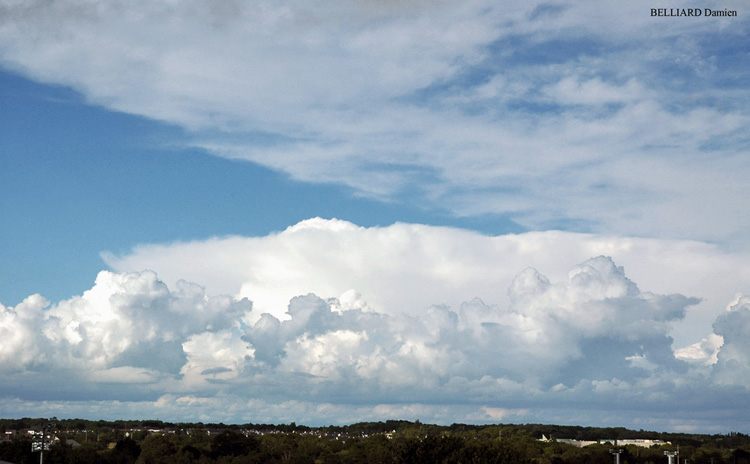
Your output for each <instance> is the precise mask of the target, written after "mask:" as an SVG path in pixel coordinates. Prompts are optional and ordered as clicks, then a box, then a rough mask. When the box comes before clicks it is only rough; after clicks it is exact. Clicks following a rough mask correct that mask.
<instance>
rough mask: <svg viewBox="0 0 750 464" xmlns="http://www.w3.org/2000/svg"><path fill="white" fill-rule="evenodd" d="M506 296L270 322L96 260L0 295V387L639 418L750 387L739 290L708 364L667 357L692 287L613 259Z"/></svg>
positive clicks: (55, 393) (82, 395)
mask: <svg viewBox="0 0 750 464" xmlns="http://www.w3.org/2000/svg"><path fill="white" fill-rule="evenodd" d="M509 296H510V301H511V303H510V305H509V306H508V307H498V306H495V305H488V304H485V303H484V302H483V301H481V300H479V299H474V300H471V301H469V302H466V303H464V304H463V305H461V306H460V307H458V308H450V307H447V306H431V307H425V308H421V309H419V311H416V312H410V313H393V314H386V313H382V312H377V311H374V310H372V309H371V308H368V307H367V305H366V303H363V302H359V303H357V302H352V301H349V302H348V303H346V304H344V305H342V302H341V301H340V300H338V299H328V300H324V299H322V298H320V297H318V296H316V295H313V294H309V295H305V296H299V297H295V298H294V299H292V301H291V302H290V303H289V306H288V310H287V314H286V318H285V319H283V320H280V319H279V318H277V317H275V316H272V315H270V314H267V313H266V314H263V315H253V310H252V304H251V303H250V302H249V301H248V300H246V299H243V300H234V299H231V298H228V297H209V296H207V295H206V294H205V292H204V291H203V290H202V288H201V287H198V286H197V285H194V284H187V283H184V282H183V283H181V284H180V286H179V288H177V289H175V290H173V291H170V290H169V289H168V288H167V286H166V285H165V284H164V283H163V282H161V281H160V280H159V279H158V278H157V276H156V275H155V274H154V273H152V272H142V273H121V274H115V273H111V272H107V271H102V273H100V275H99V277H98V278H97V282H96V285H95V286H94V287H93V288H92V289H91V290H89V291H87V292H85V293H84V294H83V295H82V296H80V297H76V298H73V299H71V300H66V301H62V302H60V303H57V304H54V305H51V306H49V303H48V302H46V301H45V300H44V299H42V298H41V297H39V296H32V297H29V298H28V299H27V300H25V301H24V302H23V303H21V304H19V305H18V306H16V307H14V308H7V307H2V306H0V336H2V338H3V340H5V341H4V343H3V345H2V349H1V350H0V370H1V371H2V374H3V375H2V380H0V393H2V395H1V396H3V397H6V398H7V397H16V398H19V399H20V400H23V401H33V400H35V399H38V398H45V399H47V400H57V401H74V402H75V401H83V400H85V399H86V395H88V398H89V399H93V400H101V401H130V402H134V404H136V402H138V401H160V400H159V398H165V397H168V396H169V395H178V396H180V397H182V398H192V400H190V401H193V402H196V403H198V404H200V402H201V398H205V401H217V398H219V399H222V401H223V403H222V404H231V403H233V402H242V401H246V400H243V398H245V399H249V398H254V399H260V400H264V401H267V402H270V403H272V404H279V405H281V404H288V402H290V401H292V402H299V403H300V404H319V405H322V404H328V405H334V406H335V405H349V406H351V407H356V405H362V406H365V405H371V406H372V407H374V406H376V405H381V407H382V405H398V404H423V405H430V404H433V405H437V404H441V405H444V407H447V408H450V407H453V408H455V407H466V406H471V405H474V407H475V408H480V407H484V408H487V407H490V408H492V407H502V408H520V409H523V408H529V407H532V405H534V406H533V407H536V408H544V407H556V408H565V407H575V405H577V404H578V405H582V404H588V405H589V406H588V407H589V408H594V409H596V408H599V407H601V408H606V407H610V408H611V407H615V408H632V409H635V410H637V411H638V413H637V414H641V415H644V416H646V417H650V415H651V414H652V412H648V411H654V414H657V413H658V411H662V410H664V409H665V408H666V409H669V408H668V407H667V406H665V402H669V401H675V400H677V399H678V398H679V399H680V400H687V401H690V402H691V404H692V405H693V407H694V408H695V410H696V413H697V414H700V411H701V410H708V409H711V408H717V407H719V408H724V407H726V406H727V403H725V400H726V398H740V399H741V398H746V396H747V394H748V392H747V389H746V386H745V384H744V379H745V376H746V374H747V372H748V369H749V368H748V366H750V359H749V357H748V354H747V353H749V352H750V350H748V349H747V346H746V345H747V338H746V337H745V336H744V334H745V333H746V332H745V329H746V328H747V326H748V325H749V324H750V301H749V300H747V298H740V299H738V301H737V302H736V304H735V305H734V307H733V308H732V311H730V312H728V313H726V314H724V315H722V316H720V317H719V318H718V319H717V321H716V324H715V325H714V328H715V331H716V334H718V335H720V336H722V337H723V338H724V344H723V346H722V347H721V349H720V351H719V353H718V362H717V363H716V364H715V365H713V366H697V365H695V364H690V363H687V362H685V361H681V360H679V359H677V358H676V357H675V355H674V352H673V351H672V348H671V339H670V337H669V336H668V331H669V328H670V325H671V324H672V323H674V322H676V321H678V320H680V319H681V318H683V316H684V315H685V311H686V310H687V309H688V308H689V307H690V306H691V305H694V304H696V303H697V302H698V300H697V299H695V298H688V297H685V296H682V295H654V294H651V293H646V292H642V291H641V290H639V288H638V287H637V285H636V284H635V283H634V282H632V281H630V280H629V279H628V278H627V277H626V276H625V273H624V270H623V269H622V268H620V267H617V266H616V265H615V264H614V262H613V261H612V260H611V259H610V258H607V257H598V258H593V259H590V260H588V261H586V262H584V263H582V264H580V265H578V266H575V267H574V268H573V269H572V270H571V271H570V273H569V278H568V280H566V281H562V282H557V283H555V282H550V281H549V280H548V279H547V278H546V277H544V276H543V275H541V274H539V273H538V272H537V271H535V270H533V269H527V270H525V271H523V272H521V273H519V274H518V275H517V277H516V278H515V279H514V281H513V282H512V284H511V286H510V290H509ZM45 307H46V309H45ZM248 321H254V322H252V323H249V322H248ZM184 401H187V400H184ZM634 402H637V405H635V404H634ZM461 405H463V406H461ZM334 406H331V407H334ZM173 407H174V408H175V410H179V409H180V405H179V404H178V403H175V404H174V405H173ZM243 408H244V409H243V410H247V409H252V408H253V405H252V404H250V403H245V405H244V407H243ZM520 409H519V410H520ZM389 411H390V409H389ZM358 414H363V413H362V412H361V411H360V412H359V413H358ZM373 414H375V412H373ZM727 414H730V415H731V413H729V412H727ZM657 415H658V414H657ZM485 419H487V417H485Z"/></svg>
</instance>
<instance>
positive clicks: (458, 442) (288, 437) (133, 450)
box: [0, 419, 750, 464]
mask: <svg viewBox="0 0 750 464" xmlns="http://www.w3.org/2000/svg"><path fill="white" fill-rule="evenodd" d="M48 425H49V423H48V422H47V421H45V420H42V419H0V432H3V433H4V432H5V431H7V430H24V429H34V428H37V429H38V428H41V427H44V426H48ZM150 430H159V432H152V431H150ZM126 431H127V432H126ZM54 434H55V436H56V437H57V438H58V439H59V440H58V441H56V443H55V445H54V446H52V447H51V449H50V450H49V451H48V452H45V453H44V463H45V464H256V463H257V464H261V463H263V464H267V463H270V464H274V463H299V464H328V463H331V464H347V463H352V464H354V463H373V464H379V463H383V464H386V463H387V464H402V463H403V464H421V463H429V464H436V463H444V464H452V463H456V464H457V463H472V464H483V463H498V464H505V463H508V464H598V463H601V464H609V463H613V462H614V460H613V455H612V454H611V453H610V450H612V449H613V447H614V446H615V445H612V444H600V445H591V446H587V447H583V448H577V447H575V446H571V445H569V444H566V443H561V442H556V441H555V440H554V438H573V439H579V440H598V439H607V440H616V439H618V438H619V439H625V438H653V439H660V440H664V441H670V442H671V444H670V445H664V446H659V447H653V448H641V447H637V446H634V445H627V446H617V447H616V449H622V453H621V454H620V463H621V464H656V463H666V462H667V458H666V456H665V455H664V451H670V452H672V451H678V450H679V457H680V462H681V463H682V462H685V460H688V462H689V463H690V464H704V463H705V464H750V437H749V436H748V435H746V434H743V433H734V432H733V433H729V434H726V435H701V434H674V433H656V432H646V431H643V430H639V431H634V430H628V429H624V428H597V427H576V426H556V425H540V424H525V425H506V424H503V425H471V424H453V425H450V426H440V425H431V424H422V423H420V422H419V421H416V422H409V421H385V422H365V423H358V424H352V425H345V426H328V427H307V426H303V425H299V426H298V425H297V424H295V423H291V424H280V425H271V424H243V425H237V424H230V425H226V424H221V423H218V424H204V423H169V422H162V421H158V420H157V421H87V420H82V419H67V420H59V421H56V423H55V430H54ZM542 435H545V436H547V437H552V438H553V440H551V441H546V442H545V441H539V438H541V436H542ZM68 440H75V443H73V442H68ZM31 442H32V437H31V436H29V435H28V434H26V435H18V436H16V437H15V438H14V439H12V440H5V441H2V442H0V461H6V462H10V463H13V464H36V463H37V462H39V453H38V452H32V451H31ZM78 445H80V446H78Z"/></svg>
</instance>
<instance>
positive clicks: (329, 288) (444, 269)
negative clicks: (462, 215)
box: [104, 218, 750, 348]
mask: <svg viewBox="0 0 750 464" xmlns="http://www.w3.org/2000/svg"><path fill="white" fill-rule="evenodd" d="M598 255H605V256H611V257H612V258H613V259H614V260H615V262H617V263H618V264H619V265H621V266H623V267H624V268H625V269H627V272H628V275H630V276H632V279H633V280H635V281H639V282H645V283H646V284H647V285H648V289H649V290H650V291H653V292H655V293H659V294H673V293H679V294H683V295H687V296H691V297H698V298H701V299H702V302H701V303H700V304H698V305H696V306H694V307H691V309H689V310H688V314H687V315H686V317H685V320H684V322H681V323H676V324H675V328H674V331H673V332H671V333H670V335H672V336H674V337H675V340H676V348H682V347H684V346H687V345H691V344H693V343H696V342H697V341H699V340H701V339H702V338H703V337H706V336H707V335H708V334H710V333H711V329H710V325H711V323H712V322H713V321H714V319H715V318H716V317H717V316H718V315H719V314H721V313H722V312H723V311H724V307H725V305H726V302H727V301H731V300H733V299H734V297H735V295H736V293H737V292H738V291H750V289H747V290H745V289H746V285H747V282H750V267H748V265H747V263H748V262H750V261H748V257H747V255H746V254H742V253H727V252H724V251H722V250H721V249H720V248H719V247H717V246H715V245H709V244H705V243H701V242H695V241H676V240H655V239H639V238H629V237H618V236H603V235H590V234H575V233H568V232H555V231H551V232H531V233H525V234H516V235H500V236H495V237H491V236H486V235H481V234H478V233H475V232H470V231H466V230H460V229H454V228H446V227H431V226H424V225H416V224H394V225H391V226H388V227H372V228H363V227H358V226H356V225H354V224H352V223H349V222H346V221H341V220H323V219H319V218H316V219H310V220H307V221H303V222H300V223H299V224H296V225H294V226H292V227H289V228H288V229H286V230H284V231H282V232H279V233H275V234H271V235H268V236H266V237H226V238H212V239H208V240H205V241H194V242H188V243H174V244H168V245H144V246H139V247H136V248H135V249H134V250H133V251H132V253H130V254H128V255H125V256H114V255H112V254H106V255H105V256H104V257H105V261H106V262H107V264H108V265H109V266H111V267H112V268H113V269H115V270H116V271H118V272H132V271H137V270H141V269H153V270H155V271H157V272H158V273H159V276H160V277H161V278H162V279H164V281H165V282H167V283H168V284H169V285H170V286H174V285H175V284H176V283H177V281H179V280H180V279H186V280H190V281H193V282H200V283H201V284H202V285H205V286H206V289H207V291H208V292H209V293H211V294H219V293H224V294H230V295H235V296H244V297H248V298H249V299H251V300H252V301H253V305H254V308H255V312H254V313H253V315H251V316H250V317H251V319H249V320H248V321H247V322H248V323H253V322H254V321H255V319H257V318H258V317H260V314H261V313H264V312H267V313H270V314H273V315H274V316H276V317H277V318H279V319H283V318H285V317H287V316H286V315H285V312H286V307H287V304H288V302H289V301H290V300H291V299H292V298H294V297H295V296H297V295H304V294H307V293H314V294H316V295H319V296H321V297H322V298H338V297H339V296H341V295H342V294H344V293H346V292H349V293H347V295H348V296H347V297H346V300H347V301H349V300H350V299H351V298H352V293H351V291H352V289H355V290H356V292H359V294H360V298H359V299H358V300H356V301H358V302H357V303H353V304H354V305H355V306H354V307H364V306H363V305H364V304H365V303H364V302H366V305H367V310H370V311H378V312H382V313H386V314H400V313H405V314H411V315H419V314H421V313H422V312H423V311H424V310H426V309H427V308H429V307H431V306H433V305H442V304H444V305H447V306H449V307H450V308H453V309H454V310H457V309H458V308H460V307H461V305H462V304H463V303H464V302H465V301H467V300H470V299H472V298H474V297H479V298H480V299H481V300H483V301H485V302H489V303H490V304H491V305H498V306H500V307H506V306H508V305H509V304H510V303H511V301H513V298H530V297H531V296H530V295H533V294H534V292H541V291H542V290H543V288H544V285H545V284H544V283H543V282H542V281H537V280H538V279H540V275H539V274H538V273H534V272H533V271H526V272H524V273H523V274H522V275H521V276H518V277H516V275H517V274H518V273H519V272H521V271H522V270H523V269H525V268H527V267H528V266H533V267H534V268H536V269H539V270H540V271H543V272H544V273H545V274H546V275H548V276H550V278H551V279H554V280H561V279H564V278H566V277H567V272H568V268H569V263H575V262H583V261H584V260H586V259H588V258H590V257H592V256H598ZM576 272H578V273H580V276H579V277H578V279H581V280H585V279H584V277H585V276H586V275H587V274H586V272H585V269H578V270H577V271H576ZM514 278H515V280H514ZM594 282H595V281H592V282H591V285H595V283H594ZM618 285H620V286H622V287H611V288H610V287H603V288H606V289H607V291H612V292H614V291H618V292H627V286H628V285H630V284H628V283H627V282H621V283H619V284H618ZM508 287H511V294H510V296H509V295H508V293H507V292H506V289H507V288H508ZM516 287H519V288H518V290H517V291H516V290H514V289H516ZM590 290H591V291H593V292H596V291H601V289H600V290H597V289H596V288H593V287H592V288H591V289H590ZM559 291H560V290H559V289H555V290H554V291H552V292H548V293H547V294H546V296H545V297H546V298H570V299H574V298H576V297H577V296H576V295H575V294H571V295H567V296H566V295H559V296H555V295H557V293H556V292H559ZM566 291H571V292H572V291H573V290H571V289H568V290H566ZM514 293H516V294H517V295H515V296H514ZM603 296H605V295H603ZM339 304H341V303H339ZM647 304H648V303H647V300H644V302H643V305H647ZM462 311H464V312H465V311H468V309H466V310H462ZM474 311H483V310H479V309H474ZM590 311H595V309H591V310H590ZM466 317H470V316H468V315H467V316H466Z"/></svg>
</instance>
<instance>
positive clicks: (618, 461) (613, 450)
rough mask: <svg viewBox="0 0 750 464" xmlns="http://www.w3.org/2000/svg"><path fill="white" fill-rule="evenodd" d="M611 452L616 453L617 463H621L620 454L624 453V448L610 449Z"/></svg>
mask: <svg viewBox="0 0 750 464" xmlns="http://www.w3.org/2000/svg"><path fill="white" fill-rule="evenodd" d="M609 454H614V455H615V464H620V454H622V450H621V449H614V448H613V449H611V450H609Z"/></svg>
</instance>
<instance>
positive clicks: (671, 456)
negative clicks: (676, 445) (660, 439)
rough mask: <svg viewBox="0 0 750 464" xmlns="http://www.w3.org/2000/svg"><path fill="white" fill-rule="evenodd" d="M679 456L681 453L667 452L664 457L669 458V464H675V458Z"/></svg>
mask: <svg viewBox="0 0 750 464" xmlns="http://www.w3.org/2000/svg"><path fill="white" fill-rule="evenodd" d="M679 454H680V452H679V451H665V452H664V456H666V457H667V464H674V461H675V457H676V456H677V455H679Z"/></svg>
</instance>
